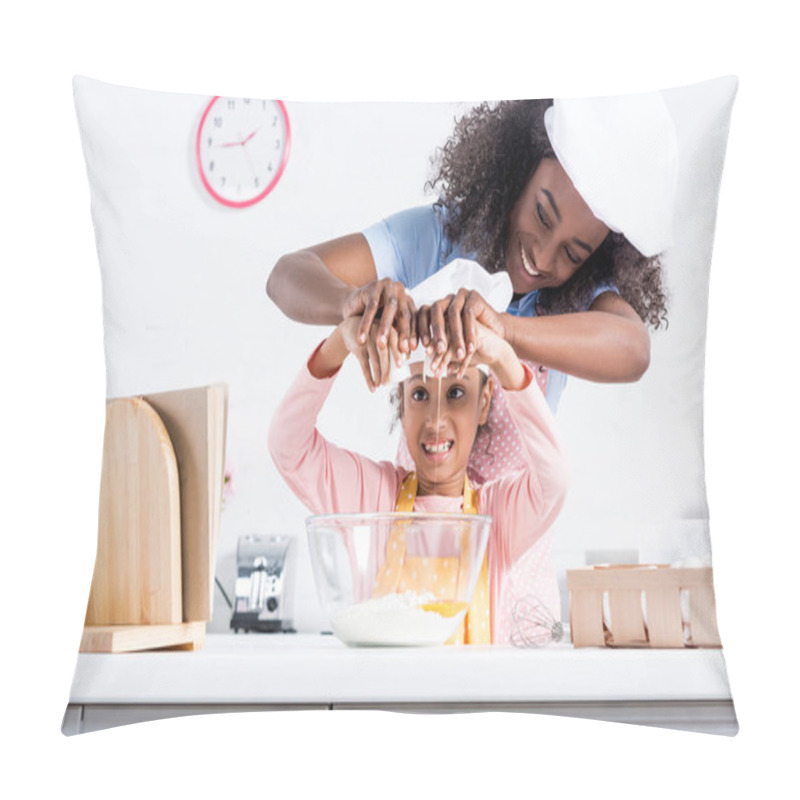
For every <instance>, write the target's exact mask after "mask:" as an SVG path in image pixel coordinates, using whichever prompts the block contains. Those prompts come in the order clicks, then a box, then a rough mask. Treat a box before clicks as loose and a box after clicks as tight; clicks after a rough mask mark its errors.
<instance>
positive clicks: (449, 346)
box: [417, 289, 506, 376]
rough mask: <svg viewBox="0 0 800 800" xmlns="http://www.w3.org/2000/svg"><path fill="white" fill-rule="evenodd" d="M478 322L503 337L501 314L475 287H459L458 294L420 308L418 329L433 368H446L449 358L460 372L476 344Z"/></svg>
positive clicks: (461, 373)
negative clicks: (469, 288)
mask: <svg viewBox="0 0 800 800" xmlns="http://www.w3.org/2000/svg"><path fill="white" fill-rule="evenodd" d="M479 325H482V326H484V327H485V328H488V329H489V330H491V331H493V332H494V333H495V334H496V335H497V336H499V337H500V338H501V339H505V338H506V330H505V326H504V325H503V320H502V315H500V314H498V313H497V312H496V311H495V310H494V309H493V308H492V307H491V306H490V305H489V304H488V303H487V302H486V301H485V300H484V299H483V297H482V296H481V295H480V294H479V293H478V292H475V291H470V290H467V289H459V291H458V294H455V295H452V294H451V295H448V296H447V297H443V298H442V299H441V300H438V301H437V302H435V303H434V304H433V305H432V306H422V308H420V309H419V311H418V312H417V332H418V334H419V338H420V339H421V341H422V344H423V345H424V346H425V348H426V350H427V353H428V355H429V356H431V357H432V360H431V368H432V369H433V371H434V372H437V373H440V372H445V371H446V370H447V369H448V366H449V364H450V362H451V361H457V362H459V369H458V375H459V376H463V374H464V372H465V371H466V369H467V367H468V366H469V363H470V359H471V358H472V356H473V354H474V353H475V350H476V348H477V344H478V342H477V339H478V326H479Z"/></svg>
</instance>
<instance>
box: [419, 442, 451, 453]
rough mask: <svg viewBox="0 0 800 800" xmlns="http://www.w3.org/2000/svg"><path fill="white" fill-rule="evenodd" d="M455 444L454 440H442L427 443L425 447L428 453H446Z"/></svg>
mask: <svg viewBox="0 0 800 800" xmlns="http://www.w3.org/2000/svg"><path fill="white" fill-rule="evenodd" d="M452 446H453V443H452V442H442V444H425V445H423V447H424V448H425V450H426V452H428V453H446V452H447V451H448V450H449V449H450V448H451V447H452Z"/></svg>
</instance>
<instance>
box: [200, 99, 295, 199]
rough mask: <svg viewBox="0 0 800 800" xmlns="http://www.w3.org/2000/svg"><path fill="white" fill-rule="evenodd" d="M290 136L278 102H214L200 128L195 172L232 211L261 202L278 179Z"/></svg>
mask: <svg viewBox="0 0 800 800" xmlns="http://www.w3.org/2000/svg"><path fill="white" fill-rule="evenodd" d="M290 141H291V133H290V129H289V116H288V114H287V113H286V107H285V106H284V105H283V103H282V102H281V101H280V100H253V99H251V98H242V97H214V98H212V100H211V102H210V103H209V104H208V106H206V109H205V111H204V112H203V118H202V119H201V120H200V125H199V126H198V128H197V142H196V145H195V154H196V157H197V169H198V170H199V172H200V179H201V180H202V181H203V186H205V188H206V190H207V191H208V193H209V194H210V195H211V196H212V197H213V198H214V199H215V200H216V201H217V202H219V203H222V205H224V206H228V207H230V208H246V207H247V206H252V205H254V204H255V203H257V202H259V200H263V199H264V198H265V197H266V196H267V195H268V194H269V193H270V192H271V191H272V190H273V189H274V188H275V185H276V184H277V183H278V181H279V180H280V177H281V175H282V174H283V170H284V169H285V167H286V161H287V160H288V158H289V144H290Z"/></svg>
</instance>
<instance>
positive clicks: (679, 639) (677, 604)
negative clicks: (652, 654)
mask: <svg viewBox="0 0 800 800" xmlns="http://www.w3.org/2000/svg"><path fill="white" fill-rule="evenodd" d="M567 590H568V591H569V621H570V631H571V635H572V643H573V645H574V646H575V647H606V646H607V647H721V646H722V644H721V642H720V638H719V631H718V629H717V612H716V606H715V601H714V586H713V571H712V569H711V567H669V566H667V565H664V564H634V565H598V566H594V567H585V568H581V569H572V570H567ZM682 593H685V594H684V595H683V597H682ZM682 601H683V607H682ZM686 612H688V614H687V613H686ZM684 617H687V618H686V619H684ZM684 627H685V628H686V631H684ZM684 633H686V635H684Z"/></svg>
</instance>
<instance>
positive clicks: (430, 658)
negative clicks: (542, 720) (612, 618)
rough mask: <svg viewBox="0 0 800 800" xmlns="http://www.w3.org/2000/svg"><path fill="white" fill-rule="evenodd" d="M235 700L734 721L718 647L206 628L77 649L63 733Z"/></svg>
mask: <svg viewBox="0 0 800 800" xmlns="http://www.w3.org/2000/svg"><path fill="white" fill-rule="evenodd" d="M232 706H233V707H242V708H245V707H248V708H278V707H280V708H286V707H287V706H288V707H303V708H327V709H332V708H343V707H366V708H392V709H397V710H420V709H424V710H431V711H436V710H489V709H503V710H523V711H525V710H527V711H538V712H544V713H556V714H566V715H572V716H581V717H591V718H595V719H616V720H620V721H628V722H646V723H647V724H660V725H664V726H666V727H679V728H691V729H698V730H708V731H709V732H717V733H728V734H730V733H735V732H736V729H737V724H736V717H735V713H734V711H733V704H732V702H731V695H730V689H729V686H728V682H727V677H726V670H725V664H724V660H723V655H722V651H721V650H717V649H686V650H650V649H618V650H615V649H611V648H581V649H574V648H573V647H572V645H571V644H569V643H560V644H555V645H550V646H549V647H546V648H539V649H520V648H515V647H510V646H509V647H499V646H492V647H489V646H487V647H476V646H470V647H435V648H410V649H406V648H350V647H347V646H345V645H343V644H342V643H341V642H339V640H338V639H335V638H334V637H333V636H328V635H314V634H255V633H250V634H241V633H240V634H210V635H208V636H207V637H206V644H205V646H204V648H203V649H201V650H199V651H196V652H183V651H175V652H151V653H128V654H116V655H100V654H80V655H79V656H78V663H77V667H76V671H75V677H74V679H73V684H72V691H71V695H70V705H69V707H68V710H67V715H66V717H65V722H64V732H65V733H77V732H81V731H84V730H89V729H97V728H98V727H109V726H110V725H113V724H122V723H124V722H128V721H137V720H140V719H150V718H154V717H158V716H161V717H163V716H178V715H181V714H186V713H207V712H209V711H215V710H220V711H222V710H224V711H230V710H232V709H231V707H232ZM148 709H149V711H148ZM101 712H102V713H101ZM98 714H101V716H102V719H103V720H104V721H102V722H100V721H97V720H99V719H100V717H98V716H97V715H98ZM93 716H94V717H95V718H96V721H95V722H94V723H92V722H91V720H90V718H91V717H93Z"/></svg>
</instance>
